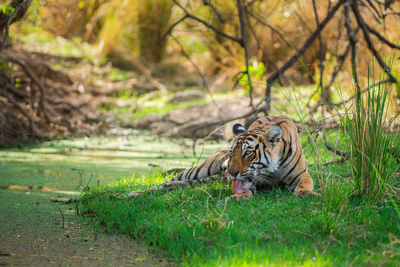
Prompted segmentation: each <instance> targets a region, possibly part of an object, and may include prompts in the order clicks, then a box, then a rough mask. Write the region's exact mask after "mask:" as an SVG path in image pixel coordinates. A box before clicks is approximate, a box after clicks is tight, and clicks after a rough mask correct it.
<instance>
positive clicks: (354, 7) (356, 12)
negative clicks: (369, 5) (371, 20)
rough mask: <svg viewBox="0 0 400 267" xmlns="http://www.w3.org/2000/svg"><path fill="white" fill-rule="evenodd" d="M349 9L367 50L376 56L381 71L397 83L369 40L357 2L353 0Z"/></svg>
mask: <svg viewBox="0 0 400 267" xmlns="http://www.w3.org/2000/svg"><path fill="white" fill-rule="evenodd" d="M351 9H352V10H353V13H354V15H355V17H356V19H357V23H358V25H359V26H360V27H361V30H362V32H363V34H364V39H365V42H366V43H367V46H368V48H369V50H370V51H371V53H372V55H373V56H374V57H375V58H376V60H377V61H378V64H379V65H380V66H381V68H382V69H383V71H384V72H386V74H387V75H388V77H389V80H390V82H392V83H397V79H396V78H395V77H394V76H393V75H392V74H391V68H390V67H389V66H388V65H386V63H385V61H383V59H382V57H381V56H380V54H379V53H378V51H377V50H376V49H375V46H374V44H373V42H372V40H371V37H370V36H369V32H368V28H367V26H366V24H365V22H364V20H363V18H362V16H361V14H360V12H359V10H358V5H357V2H355V1H353V2H352V4H351Z"/></svg>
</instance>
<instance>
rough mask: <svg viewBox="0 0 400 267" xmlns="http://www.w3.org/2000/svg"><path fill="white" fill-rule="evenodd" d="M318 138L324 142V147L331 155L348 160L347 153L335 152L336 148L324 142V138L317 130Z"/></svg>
mask: <svg viewBox="0 0 400 267" xmlns="http://www.w3.org/2000/svg"><path fill="white" fill-rule="evenodd" d="M317 133H318V136H319V137H320V138H321V139H322V142H324V145H325V147H326V148H327V149H328V150H329V151H331V152H332V153H333V154H336V155H338V156H341V157H345V158H348V157H349V153H347V152H342V151H340V150H337V149H336V147H333V146H331V145H330V144H329V143H328V141H327V140H326V138H325V136H324V135H323V134H322V133H321V131H319V130H317Z"/></svg>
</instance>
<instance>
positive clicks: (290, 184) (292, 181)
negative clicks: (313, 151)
mask: <svg viewBox="0 0 400 267" xmlns="http://www.w3.org/2000/svg"><path fill="white" fill-rule="evenodd" d="M305 172H306V169H304V171H302V172H300V173H299V174H298V175H296V177H294V178H293V179H292V180H291V181H290V182H289V187H292V185H293V183H294V182H295V181H296V180H297V178H299V177H300V175H302V174H303V173H305Z"/></svg>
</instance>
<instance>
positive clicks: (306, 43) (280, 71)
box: [264, 0, 347, 114]
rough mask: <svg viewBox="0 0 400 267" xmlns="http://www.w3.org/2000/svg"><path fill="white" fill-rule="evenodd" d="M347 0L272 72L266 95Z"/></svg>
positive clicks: (332, 9) (337, 6) (328, 15)
mask: <svg viewBox="0 0 400 267" xmlns="http://www.w3.org/2000/svg"><path fill="white" fill-rule="evenodd" d="M346 1H347V0H340V1H339V2H338V3H337V4H336V5H335V6H333V7H332V8H331V10H330V11H329V13H328V14H327V15H326V17H325V18H324V20H323V21H321V23H320V24H319V27H317V29H316V30H315V31H314V32H313V33H312V34H311V35H310V37H308V39H307V40H306V41H305V42H304V44H303V46H302V47H301V48H300V49H299V50H298V51H297V53H296V54H294V55H293V56H291V57H290V58H289V59H288V60H287V61H286V62H285V63H284V64H283V66H282V67H281V68H280V69H279V70H277V71H275V72H274V73H272V74H271V75H269V76H268V78H267V82H266V83H267V87H266V90H265V97H266V98H267V99H269V98H270V96H271V86H272V82H273V81H275V80H276V79H277V78H278V77H279V75H281V74H283V73H284V72H285V71H286V70H287V69H288V68H289V67H290V66H292V65H293V63H295V62H296V61H297V60H298V59H299V58H300V57H301V56H302V55H303V54H304V52H305V51H306V50H307V49H308V48H309V47H310V46H311V44H312V43H313V42H314V40H315V39H316V38H317V36H318V34H319V33H320V32H321V31H322V30H323V29H324V28H325V26H326V25H327V24H328V22H329V21H330V20H331V19H332V18H333V16H334V15H335V14H336V12H337V11H338V10H339V8H340V7H341V6H342V5H343V4H344V3H345V2H346ZM269 106H270V105H267V106H266V108H267V109H266V110H265V111H264V113H266V114H268V111H269Z"/></svg>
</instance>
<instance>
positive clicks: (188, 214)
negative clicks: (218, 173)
mask: <svg viewBox="0 0 400 267" xmlns="http://www.w3.org/2000/svg"><path fill="white" fill-rule="evenodd" d="M347 168H348V166H346V165H345V166H335V165H333V166H331V169H332V170H333V171H335V172H338V173H341V172H343V173H348V170H343V169H347ZM312 175H314V174H312ZM167 179H169V178H168V177H162V175H160V174H159V173H154V174H146V175H144V176H141V177H137V176H132V177H129V176H128V177H124V178H122V179H121V180H120V181H118V182H114V183H113V184H110V185H108V186H105V187H102V188H94V189H92V190H90V191H87V192H86V193H85V195H84V196H83V198H82V203H81V205H80V211H81V213H82V214H83V215H88V216H91V217H92V218H93V220H92V221H93V222H94V224H97V225H99V226H101V227H106V228H107V229H110V230H112V231H117V232H120V233H124V234H129V235H130V236H132V237H133V238H135V239H139V240H142V242H144V243H145V244H147V245H148V246H151V247H153V248H154V249H155V250H156V251H159V252H160V253H163V254H164V255H166V256H168V257H170V258H172V259H175V260H177V261H178V262H180V263H181V264H182V265H184V266H189V265H190V266H233V265H234V266H239V265H240V266H260V265H261V266H266V265H268V266H270V265H271V266H288V265H306V266H321V265H324V266H337V265H349V264H350V265H360V264H363V263H366V262H369V263H371V262H380V261H385V262H387V263H388V264H396V263H397V262H398V261H399V260H400V258H399V257H386V256H385V255H384V253H383V246H382V245H381V244H390V242H391V240H392V239H393V238H392V239H390V238H389V233H390V234H391V235H393V236H397V237H399V236H400V228H399V227H398V226H399V225H398V222H397V217H396V210H395V208H394V207H393V205H392V204H391V203H389V202H383V203H379V204H377V205H375V206H371V205H368V204H366V203H363V202H360V201H359V200H357V199H351V198H348V199H347V200H346V201H347V202H346V203H345V204H343V203H341V202H340V201H339V200H337V199H332V200H331V202H332V203H331V204H328V205H327V203H326V202H325V201H326V200H323V199H321V198H303V199H300V198H298V197H296V196H294V195H293V194H291V193H290V192H288V191H286V190H281V189H274V190H272V191H269V192H266V193H260V194H258V195H256V196H255V197H254V198H253V199H252V200H250V201H240V202H236V201H226V198H227V197H228V196H230V195H231V191H230V186H229V184H226V183H221V182H215V183H213V184H205V185H199V186H194V187H189V188H183V189H182V188H181V189H177V190H175V191H172V192H156V193H153V194H145V195H142V196H140V197H136V198H133V199H127V198H125V196H126V194H128V193H129V192H130V191H131V190H132V189H135V190H136V189H139V190H140V189H144V188H147V187H149V186H151V185H154V184H158V183H161V182H163V181H165V180H167ZM333 179H334V178H332V181H335V180H333ZM336 186H337V187H339V189H338V190H342V187H346V186H347V184H346V183H344V182H343V183H340V184H338V185H333V186H332V187H331V188H330V187H328V189H327V190H336ZM333 195H334V194H333ZM343 206H345V208H343Z"/></svg>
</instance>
